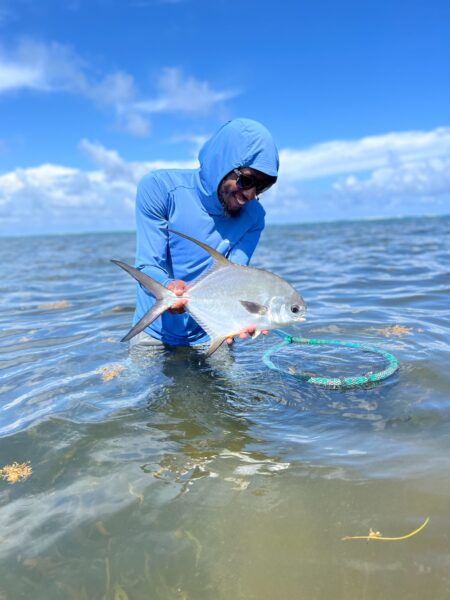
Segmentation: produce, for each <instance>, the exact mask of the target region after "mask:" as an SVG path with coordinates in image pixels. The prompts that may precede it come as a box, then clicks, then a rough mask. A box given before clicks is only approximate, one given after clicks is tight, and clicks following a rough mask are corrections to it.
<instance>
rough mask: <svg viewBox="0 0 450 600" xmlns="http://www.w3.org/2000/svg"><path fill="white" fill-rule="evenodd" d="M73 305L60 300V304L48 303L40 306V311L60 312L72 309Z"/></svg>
mask: <svg viewBox="0 0 450 600" xmlns="http://www.w3.org/2000/svg"><path fill="white" fill-rule="evenodd" d="M71 306H72V305H71V303H70V302H69V301H68V300H59V301H58V302H48V303H47V304H39V306H38V308H39V309H40V310H60V309H61V308H70V307H71Z"/></svg>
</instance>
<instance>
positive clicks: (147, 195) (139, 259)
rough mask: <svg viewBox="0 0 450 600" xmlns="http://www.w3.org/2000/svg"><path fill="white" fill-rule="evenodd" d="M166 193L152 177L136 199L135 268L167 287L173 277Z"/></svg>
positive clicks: (155, 177) (152, 174)
mask: <svg viewBox="0 0 450 600" xmlns="http://www.w3.org/2000/svg"><path fill="white" fill-rule="evenodd" d="M167 219H168V193H167V192H166V191H165V190H164V189H162V186H161V184H160V182H159V181H158V177H157V175H156V174H155V173H151V174H150V175H147V176H146V177H144V179H142V181H141V182H140V184H139V186H138V190H137V195H136V268H137V269H139V270H141V271H143V272H144V273H146V275H149V276H150V277H152V278H153V279H155V280H156V281H157V282H158V283H161V284H162V285H167V283H168V282H169V281H170V279H171V276H172V267H171V264H170V259H169V254H168V234H167Z"/></svg>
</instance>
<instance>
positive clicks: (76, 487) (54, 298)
mask: <svg viewBox="0 0 450 600" xmlns="http://www.w3.org/2000/svg"><path fill="white" fill-rule="evenodd" d="M449 225H450V221H449V219H439V220H438V219H421V220H414V219H411V220H403V221H393V222H382V223H375V222H374V223H366V224H364V227H362V226H361V224H352V223H340V224H339V223H338V224H325V225H310V226H297V227H286V228H279V227H272V228H268V230H267V231H266V233H265V234H264V238H263V241H262V243H261V245H260V248H259V249H258V252H257V254H256V256H255V264H256V265H257V266H262V267H264V268H269V269H272V270H276V271H277V272H278V273H280V274H281V275H283V276H284V277H286V278H288V279H289V280H290V281H291V282H292V283H293V284H294V285H295V286H296V287H298V289H299V290H300V291H301V292H302V294H303V295H304V297H305V299H306V301H307V303H308V309H309V313H308V320H307V322H306V323H305V324H304V326H302V327H301V329H300V330H297V331H293V333H294V334H295V333H297V334H301V335H303V336H305V337H324V338H328V339H329V338H335V339H340V340H345V339H347V340H354V341H359V342H361V343H365V344H369V345H370V344H372V345H377V346H380V347H382V348H383V349H385V350H388V351H391V352H393V353H394V354H395V355H396V356H397V358H398V359H399V362H400V365H401V368H400V372H399V373H398V374H397V375H395V376H394V377H392V378H390V379H388V380H386V381H385V382H383V383H382V384H381V385H378V386H375V387H373V388H370V389H365V390H350V391H346V392H342V391H333V390H325V389H320V388H315V387H314V386H308V385H305V384H302V383H300V382H298V381H296V380H295V379H293V378H291V377H289V376H287V375H282V374H280V373H278V372H274V371H270V370H268V369H267V368H266V367H265V366H264V365H263V363H262V361H261V357H262V354H263V353H264V351H265V350H267V349H268V348H269V347H270V346H271V345H272V344H275V343H277V342H278V341H279V340H278V338H275V336H274V335H273V334H270V335H269V336H267V337H263V336H261V337H260V338H258V339H257V340H255V341H248V342H246V343H240V344H236V345H235V347H234V349H233V350H232V351H229V350H228V349H227V348H223V349H221V350H220V351H219V352H218V353H216V354H215V355H213V356H212V357H211V358H209V359H207V360H204V357H203V354H202V351H201V350H198V351H190V350H188V349H183V348H180V349H178V350H177V351H176V352H169V351H166V350H164V351H162V352H157V353H154V354H150V353H148V352H146V353H143V354H142V353H139V352H137V353H136V352H133V353H132V354H130V355H129V354H128V352H127V349H126V347H125V346H124V345H123V344H120V343H119V342H118V340H119V339H120V337H121V336H122V335H123V333H124V332H125V331H126V330H127V328H128V326H129V323H130V320H131V316H132V307H133V293H134V291H133V286H132V285H131V284H130V282H129V281H128V280H126V279H125V278H122V277H121V276H120V274H118V273H116V272H115V270H114V268H113V267H112V266H111V265H110V263H109V262H108V260H109V258H110V257H112V256H114V257H120V258H122V259H123V260H126V261H132V253H133V247H134V238H133V236H132V235H131V234H114V235H113V234H108V235H100V236H93V235H85V236H73V237H69V238H66V239H65V240H62V239H60V238H58V237H43V238H29V239H10V240H1V241H0V254H1V258H2V260H1V262H0V264H1V265H2V267H1V269H2V273H1V275H2V276H1V278H0V287H1V291H2V295H1V298H2V300H1V301H2V305H3V307H2V308H3V310H2V311H1V316H0V319H1V321H2V327H1V331H0V338H1V340H2V344H1V348H0V350H1V354H0V358H1V360H2V366H3V369H2V373H1V375H0V389H1V394H2V410H1V411H0V434H1V437H0V468H1V467H2V466H3V465H5V464H10V463H12V462H14V461H17V462H26V461H28V460H30V461H31V464H32V467H33V474H32V476H31V477H30V478H29V479H28V480H26V481H23V482H20V483H16V484H14V485H13V484H8V483H7V482H6V481H1V480H0V598H7V599H11V598H12V599H14V600H15V599H16V598H36V599H45V600H48V599H61V598H69V599H71V598H74V599H75V598H79V599H89V600H90V599H92V598H99V599H100V598H111V599H114V600H117V599H124V598H129V599H135V598H137V599H140V598H152V599H153V598H155V599H172V598H173V599H183V600H184V599H188V598H189V599H195V600H201V599H211V598H217V599H233V600H234V599H240V598H242V599H251V598H255V599H268V600H269V599H273V598H278V597H282V598H314V599H329V598H341V599H347V598H364V599H367V600H372V599H378V598H380V599H381V598H383V599H384V598H391V597H399V598H414V599H415V598H417V599H422V598H428V597H430V598H433V599H441V598H442V599H444V598H445V599H446V598H448V597H449V594H450V577H449V575H448V573H449V572H450V570H449V567H450V558H449V557H450V555H449V552H448V546H449V533H450V526H449V522H450V518H449V517H450V509H449V506H450V502H449V497H450V482H449V480H448V477H447V476H446V475H447V473H448V469H449V464H448V463H449V458H448V447H449V441H450V440H449V434H448V431H449V427H448V424H449V423H448V421H449V397H450V396H449V390H450V385H449V383H450V377H449V375H448V365H447V362H448V349H449V334H448V306H449V291H450V275H449V272H448V264H450V252H449V239H450V236H449V235H448V233H449V228H450V227H449ZM280 236H281V237H282V238H283V240H284V241H283V247H281V246H280V244H279V240H280ZM93 257H96V258H93ZM277 358H278V359H279V360H280V361H284V362H283V364H285V365H286V366H293V367H295V368H296V369H299V370H311V371H315V372H317V371H322V372H324V373H327V374H330V373H332V372H333V370H338V371H340V372H343V371H345V372H347V371H348V372H349V374H351V373H352V372H353V371H356V372H359V371H361V370H364V369H372V368H374V367H375V366H376V360H377V357H375V358H374V359H373V358H371V357H370V356H367V355H366V356H363V355H360V354H358V353H357V352H354V351H348V350H342V349H337V350H336V349H334V350H328V349H323V348H320V349H317V348H295V347H294V348H290V347H289V348H288V349H286V351H283V353H282V354H281V355H280V356H278V357H277ZM371 361H375V362H371ZM105 374H106V376H105ZM427 516H430V517H431V519H430V523H429V525H428V526H427V527H426V528H425V529H424V530H423V531H422V532H420V533H419V534H418V535H417V536H415V537H413V538H411V539H409V540H405V541H403V542H392V543H389V542H381V541H371V542H369V543H366V542H358V541H347V542H343V541H342V540H341V538H342V537H344V536H348V535H365V534H367V532H368V531H369V529H370V528H373V529H374V530H379V531H381V532H382V533H383V534H384V535H388V536H399V535H403V534H405V533H407V532H409V531H412V530H414V529H415V528H417V527H418V526H419V525H420V524H421V523H422V522H423V521H424V519H425V517H427Z"/></svg>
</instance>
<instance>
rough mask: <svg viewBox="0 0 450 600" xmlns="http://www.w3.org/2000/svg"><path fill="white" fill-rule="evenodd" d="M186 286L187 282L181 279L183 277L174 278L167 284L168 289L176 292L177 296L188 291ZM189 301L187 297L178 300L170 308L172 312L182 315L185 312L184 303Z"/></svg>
mask: <svg viewBox="0 0 450 600" xmlns="http://www.w3.org/2000/svg"><path fill="white" fill-rule="evenodd" d="M186 288H187V283H186V282H185V281H181V279H174V280H173V281H171V282H170V283H169V284H168V285H167V289H168V290H170V291H171V292H173V293H174V294H176V295H177V296H182V295H183V294H184V292H185V291H186ZM187 301H188V300H187V298H183V299H180V300H176V301H175V302H174V303H173V304H172V306H171V307H170V308H169V312H170V314H171V315H181V314H182V313H184V312H185V311H184V305H185V304H186V303H187Z"/></svg>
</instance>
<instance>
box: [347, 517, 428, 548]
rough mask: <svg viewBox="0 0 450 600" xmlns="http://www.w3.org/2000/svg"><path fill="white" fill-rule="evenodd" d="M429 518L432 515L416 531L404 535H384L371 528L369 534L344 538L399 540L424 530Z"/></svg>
mask: <svg viewBox="0 0 450 600" xmlns="http://www.w3.org/2000/svg"><path fill="white" fill-rule="evenodd" d="M429 520H430V517H427V518H426V519H425V521H424V522H423V523H422V525H421V526H420V527H418V528H417V529H415V530H414V531H411V533H407V534H406V535H402V536H400V537H384V536H383V535H382V534H381V532H380V531H374V530H373V529H372V528H371V529H370V530H369V533H368V534H367V535H355V536H348V535H346V536H345V537H343V538H342V540H366V541H370V540H382V541H385V542H398V541H400V540H406V539H408V538H410V537H412V536H413V535H416V534H417V533H419V531H422V529H424V527H426V526H427V525H428V521H429Z"/></svg>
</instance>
